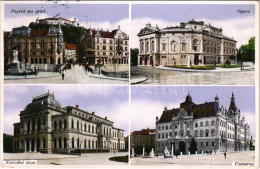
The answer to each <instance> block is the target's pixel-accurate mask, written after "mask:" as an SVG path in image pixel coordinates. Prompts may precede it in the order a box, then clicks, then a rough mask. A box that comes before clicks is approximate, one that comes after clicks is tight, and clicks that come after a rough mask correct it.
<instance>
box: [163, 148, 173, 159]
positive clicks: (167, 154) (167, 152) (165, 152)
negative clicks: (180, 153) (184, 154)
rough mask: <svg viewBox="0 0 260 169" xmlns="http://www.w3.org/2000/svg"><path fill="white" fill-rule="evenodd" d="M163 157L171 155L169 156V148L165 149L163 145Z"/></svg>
mask: <svg viewBox="0 0 260 169" xmlns="http://www.w3.org/2000/svg"><path fill="white" fill-rule="evenodd" d="M163 154H164V158H170V157H171V156H170V152H169V150H168V149H167V147H165V149H164V153H163Z"/></svg>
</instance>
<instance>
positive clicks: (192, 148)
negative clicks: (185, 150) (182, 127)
mask: <svg viewBox="0 0 260 169" xmlns="http://www.w3.org/2000/svg"><path fill="white" fill-rule="evenodd" d="M189 151H190V153H191V154H195V152H196V151H197V143H196V141H195V139H194V137H193V138H192V140H191V143H190V148H189Z"/></svg>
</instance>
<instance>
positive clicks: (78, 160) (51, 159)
mask: <svg viewBox="0 0 260 169" xmlns="http://www.w3.org/2000/svg"><path fill="white" fill-rule="evenodd" d="M125 155H128V153H115V154H114V153H88V154H86V155H85V156H76V155H62V154H42V153H4V156H3V157H4V160H7V159H21V160H29V159H30V160H37V163H38V164H43V165H49V164H50V165H51V164H52V165H128V163H123V162H115V161H110V160H109V158H110V157H114V156H125Z"/></svg>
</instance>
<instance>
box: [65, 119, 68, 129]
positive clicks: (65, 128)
mask: <svg viewBox="0 0 260 169" xmlns="http://www.w3.org/2000/svg"><path fill="white" fill-rule="evenodd" d="M64 129H67V120H66V119H64Z"/></svg>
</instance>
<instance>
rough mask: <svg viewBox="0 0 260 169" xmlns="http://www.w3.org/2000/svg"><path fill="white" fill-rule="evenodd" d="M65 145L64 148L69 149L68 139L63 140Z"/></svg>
mask: <svg viewBox="0 0 260 169" xmlns="http://www.w3.org/2000/svg"><path fill="white" fill-rule="evenodd" d="M63 144H64V148H67V139H66V138H64V139H63Z"/></svg>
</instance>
